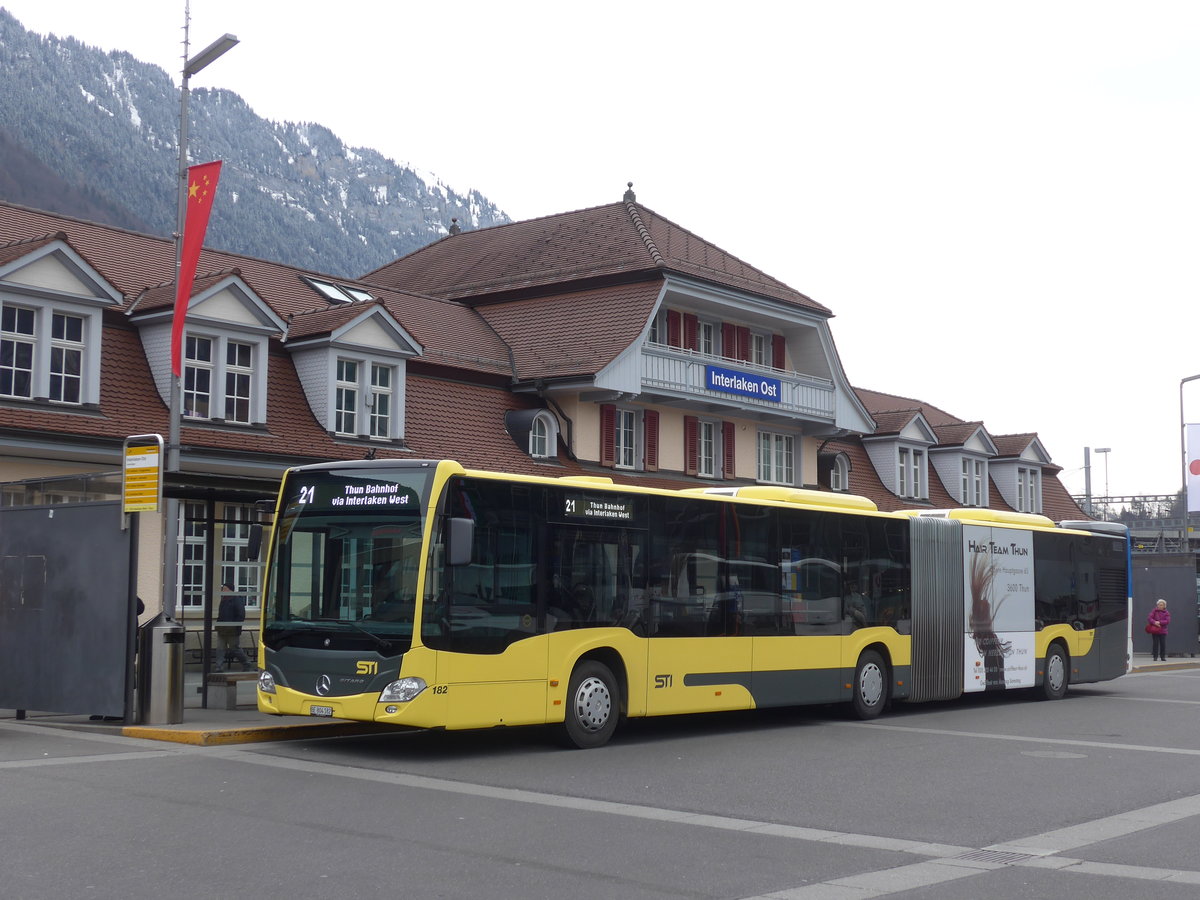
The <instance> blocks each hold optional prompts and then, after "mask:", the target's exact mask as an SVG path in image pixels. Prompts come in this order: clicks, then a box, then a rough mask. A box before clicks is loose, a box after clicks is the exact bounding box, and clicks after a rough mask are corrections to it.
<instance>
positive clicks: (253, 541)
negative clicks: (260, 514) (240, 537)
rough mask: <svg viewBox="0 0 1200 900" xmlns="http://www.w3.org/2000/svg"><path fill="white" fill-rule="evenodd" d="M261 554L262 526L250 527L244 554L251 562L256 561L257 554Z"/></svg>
mask: <svg viewBox="0 0 1200 900" xmlns="http://www.w3.org/2000/svg"><path fill="white" fill-rule="evenodd" d="M260 552H262V526H261V525H251V526H250V537H249V538H248V540H247V541H246V554H247V555H248V556H249V558H250V561H251V562H255V561H257V560H258V554H259V553H260Z"/></svg>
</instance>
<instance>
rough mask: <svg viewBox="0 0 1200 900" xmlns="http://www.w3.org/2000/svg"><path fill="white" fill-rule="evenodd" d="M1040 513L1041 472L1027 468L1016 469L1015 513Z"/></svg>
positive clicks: (1019, 467)
mask: <svg viewBox="0 0 1200 900" xmlns="http://www.w3.org/2000/svg"><path fill="white" fill-rule="evenodd" d="M1041 511H1042V470H1041V469H1036V468H1032V467H1028V466H1018V467H1017V512H1023V513H1040V512H1041Z"/></svg>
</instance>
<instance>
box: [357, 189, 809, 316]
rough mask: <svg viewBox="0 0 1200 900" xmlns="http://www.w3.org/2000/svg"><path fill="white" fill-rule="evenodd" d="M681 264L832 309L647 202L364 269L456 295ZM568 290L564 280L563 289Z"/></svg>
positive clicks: (629, 275)
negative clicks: (745, 261) (674, 220)
mask: <svg viewBox="0 0 1200 900" xmlns="http://www.w3.org/2000/svg"><path fill="white" fill-rule="evenodd" d="M665 272H676V273H679V274H683V275H688V276H691V277H693V278H699V279H702V280H704V281H707V282H710V283H713V284H719V285H723V286H726V287H732V288H736V289H737V290H742V291H748V292H750V293H754V294H759V295H761V296H765V297H771V298H774V299H776V300H782V301H784V302H786V303H792V304H795V305H797V306H801V307H803V308H805V309H808V310H811V311H814V312H818V313H822V314H826V315H827V314H829V310H828V309H827V308H826V307H824V306H822V305H821V304H820V303H817V302H816V301H815V300H813V299H811V298H810V297H807V296H805V295H804V294H802V293H800V292H799V291H797V290H795V289H793V288H790V287H788V286H787V285H786V284H784V283H783V282H781V281H779V280H777V279H775V278H772V277H771V276H769V275H767V274H765V273H764V272H761V271H759V270H758V269H756V268H754V267H753V266H751V265H749V264H747V263H744V262H742V261H741V260H740V259H738V258H737V257H735V256H733V255H731V254H729V253H726V252H725V251H724V250H722V249H720V248H719V247H717V246H715V245H713V244H711V243H709V242H708V241H705V240H703V239H702V238H699V237H697V236H696V235H694V234H692V233H691V232H690V231H688V230H686V229H684V228H681V227H680V226H678V225H676V224H675V223H674V222H671V221H670V220H669V219H666V218H664V217H662V216H660V215H658V214H657V213H655V212H654V211H653V210H650V209H647V208H646V207H644V206H642V205H641V204H639V203H626V202H622V203H610V204H607V205H605V206H594V207H591V208H590V209H581V210H576V211H574V212H567V213H559V214H557V215H553V216H545V217H543V218H540V219H529V220H527V221H524V222H513V223H511V224H508V225H497V226H495V227H494V228H482V229H479V230H478V231H466V232H463V233H461V234H457V235H452V236H450V237H446V238H443V239H442V240H440V241H437V242H435V243H433V244H430V245H429V246H427V247H423V248H421V249H420V250H416V251H414V252H413V253H410V254H409V255H408V256H405V257H402V258H401V259H398V260H396V261H395V262H392V263H388V264H387V265H385V266H383V267H381V268H379V269H376V270H375V271H373V272H371V273H369V274H368V275H366V276H364V280H366V281H370V282H372V283H374V284H381V285H392V286H395V287H400V286H401V285H403V286H404V287H405V288H406V289H407V290H411V291H417V292H419V293H423V294H429V295H430V296H434V297H445V298H453V299H456V300H463V301H469V300H482V299H485V298H487V297H489V296H494V295H501V296H503V295H509V294H512V293H513V292H516V291H523V292H529V291H534V290H535V289H538V288H545V287H548V286H565V285H567V284H570V283H572V282H588V281H590V280H593V279H603V280H604V281H607V282H612V281H617V280H626V281H646V280H656V281H657V280H661V279H662V276H663V273H665ZM560 289H561V287H560Z"/></svg>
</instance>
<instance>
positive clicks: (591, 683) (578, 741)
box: [563, 659, 621, 750]
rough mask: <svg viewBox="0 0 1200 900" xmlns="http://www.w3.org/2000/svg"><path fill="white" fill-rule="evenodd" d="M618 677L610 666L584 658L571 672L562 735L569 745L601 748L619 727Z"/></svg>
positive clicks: (582, 748)
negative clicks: (615, 676) (614, 675)
mask: <svg viewBox="0 0 1200 900" xmlns="http://www.w3.org/2000/svg"><path fill="white" fill-rule="evenodd" d="M620 696H621V695H620V692H619V689H618V687H617V679H616V678H614V677H613V673H612V672H611V671H609V668H608V666H606V665H604V664H603V663H599V662H596V661H595V660H593V659H589V660H584V661H583V662H581V663H580V664H579V665H577V666H576V667H575V671H574V672H572V673H571V681H570V684H569V686H568V687H567V715H566V719H565V720H564V722H563V736H564V738H565V743H566V745H567V746H568V747H573V748H578V749H580V750H590V749H592V748H593V747H602V746H603V745H604V744H607V743H608V739H609V738H611V737H612V736H613V732H614V731H616V730H617V720H618V718H620V712H621V704H620Z"/></svg>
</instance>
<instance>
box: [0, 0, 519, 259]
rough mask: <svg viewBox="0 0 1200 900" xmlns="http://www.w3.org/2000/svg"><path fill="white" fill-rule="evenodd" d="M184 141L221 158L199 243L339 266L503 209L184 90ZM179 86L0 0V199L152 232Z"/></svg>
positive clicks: (173, 148) (404, 248)
mask: <svg viewBox="0 0 1200 900" xmlns="http://www.w3.org/2000/svg"><path fill="white" fill-rule="evenodd" d="M189 108H190V112H191V114H190V116H189V119H190V122H191V125H190V133H189V136H188V145H189V150H190V153H191V157H192V159H193V160H196V161H207V160H211V159H221V160H224V165H223V167H222V171H221V183H220V194H221V202H219V203H217V204H216V205H215V206H214V207H213V214H212V219H211V221H210V223H209V227H208V236H207V240H206V243H207V244H208V245H209V246H211V247H214V248H217V249H221V250H230V251H234V252H236V253H243V254H246V255H248V256H255V257H261V258H264V259H272V260H278V261H280V262H286V263H290V264H292V265H297V266H303V267H305V268H308V269H315V270H318V271H324V272H328V273H331V274H336V275H341V276H343V277H352V276H356V275H360V274H362V273H364V272H367V271H370V270H371V269H374V268H377V267H378V266H380V265H382V264H383V263H385V262H387V261H389V260H392V259H395V258H396V257H398V256H402V255H404V254H406V253H408V252H410V251H412V250H415V249H416V248H418V247H421V246H424V245H425V244H428V243H429V242H430V241H433V240H436V239H437V238H439V237H442V236H443V235H445V234H446V233H447V231H448V229H449V228H450V226H451V220H452V219H454V218H457V219H458V223H459V225H460V226H461V227H462V228H463V229H464V230H467V229H471V228H480V227H486V226H488V225H495V224H500V223H503V222H507V221H508V217H507V216H506V215H505V214H504V213H503V212H502V211H501V210H500V209H499V208H498V207H497V206H496V205H495V204H494V203H492V202H491V201H490V200H488V199H487V198H486V197H484V196H483V195H482V194H480V193H479V192H478V191H474V190H471V191H467V192H466V193H460V192H458V191H455V190H454V189H452V188H450V187H449V186H448V185H446V184H443V183H442V182H441V181H439V180H438V179H436V177H434V176H431V175H429V174H427V173H419V172H417V171H415V170H414V169H413V168H411V167H409V166H407V165H403V164H400V163H397V162H395V161H393V160H391V159H388V158H387V157H385V156H383V155H382V154H381V153H378V152H377V151H375V150H371V149H368V148H363V147H353V148H352V147H347V146H346V145H345V144H344V143H343V142H342V141H341V140H340V139H339V138H338V137H337V135H335V134H333V133H332V132H331V131H330V130H329V129H328V128H325V127H323V126H321V125H319V124H315V123H293V122H283V123H279V122H271V121H268V120H266V119H263V118H261V117H260V116H258V115H256V114H255V113H254V111H253V110H252V109H250V107H249V106H247V105H246V102H245V101H244V100H243V99H242V98H241V97H240V96H239V95H237V94H235V93H233V92H232V91H227V90H209V89H197V90H193V91H192V92H191V94H190V97H189ZM178 129H179V90H178V88H176V87H175V85H174V84H173V83H172V81H171V79H170V77H169V76H168V75H167V73H166V72H165V71H163V70H162V69H161V68H159V67H158V66H154V65H149V64H147V63H143V62H140V61H139V60H137V59H134V58H133V57H132V56H131V55H129V54H128V53H124V52H112V53H105V52H103V51H101V50H99V49H97V48H94V47H90V46H88V45H86V44H83V43H80V42H79V41H77V40H74V39H70V38H68V39H60V38H58V37H55V36H53V35H51V36H48V37H44V36H41V35H38V34H34V33H33V32H30V31H28V30H26V29H25V28H24V27H23V26H22V25H21V24H20V22H18V21H17V20H16V19H14V18H13V17H12V16H11V15H10V14H9V13H8V12H7V11H5V10H3V9H0V160H2V163H3V164H0V199H4V200H9V201H12V202H16V203H21V204H24V205H26V206H33V207H37V208H40V209H47V210H51V211H54V212H61V213H66V214H70V215H77V216H80V217H83V218H88V219H93V220H96V221H101V222H105V223H108V224H115V225H120V226H123V227H127V228H132V229H136V230H141V231H148V232H150V233H152V234H162V235H170V234H171V233H172V232H173V231H174V229H175V202H176V194H175V185H176V179H175V173H176V168H177V166H178V143H177V141H178Z"/></svg>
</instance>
